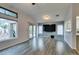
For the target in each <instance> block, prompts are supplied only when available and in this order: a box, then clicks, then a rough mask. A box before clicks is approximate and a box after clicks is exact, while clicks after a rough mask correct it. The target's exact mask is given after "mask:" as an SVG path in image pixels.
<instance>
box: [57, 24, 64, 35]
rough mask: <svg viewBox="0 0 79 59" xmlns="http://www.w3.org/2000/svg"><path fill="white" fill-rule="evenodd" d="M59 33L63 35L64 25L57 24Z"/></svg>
mask: <svg viewBox="0 0 79 59" xmlns="http://www.w3.org/2000/svg"><path fill="white" fill-rule="evenodd" d="M57 34H58V35H63V25H57Z"/></svg>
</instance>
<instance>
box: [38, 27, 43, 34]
mask: <svg viewBox="0 0 79 59" xmlns="http://www.w3.org/2000/svg"><path fill="white" fill-rule="evenodd" d="M38 33H39V34H43V26H42V25H38Z"/></svg>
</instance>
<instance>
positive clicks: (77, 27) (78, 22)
mask: <svg viewBox="0 0 79 59" xmlns="http://www.w3.org/2000/svg"><path fill="white" fill-rule="evenodd" d="M76 31H79V16H77V17H76Z"/></svg>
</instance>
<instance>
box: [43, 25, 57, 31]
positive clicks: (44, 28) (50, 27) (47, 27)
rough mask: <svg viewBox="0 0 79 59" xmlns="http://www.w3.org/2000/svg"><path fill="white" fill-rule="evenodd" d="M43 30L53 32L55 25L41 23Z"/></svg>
mask: <svg viewBox="0 0 79 59" xmlns="http://www.w3.org/2000/svg"><path fill="white" fill-rule="evenodd" d="M43 31H45V32H55V31H56V25H55V24H52V25H48V24H46V25H43Z"/></svg>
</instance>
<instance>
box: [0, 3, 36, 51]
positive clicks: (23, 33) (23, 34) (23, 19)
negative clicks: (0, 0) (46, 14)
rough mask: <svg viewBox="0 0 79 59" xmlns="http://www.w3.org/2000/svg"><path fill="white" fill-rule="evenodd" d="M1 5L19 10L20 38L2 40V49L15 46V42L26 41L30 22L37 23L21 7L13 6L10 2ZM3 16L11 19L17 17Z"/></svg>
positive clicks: (0, 47)
mask: <svg viewBox="0 0 79 59" xmlns="http://www.w3.org/2000/svg"><path fill="white" fill-rule="evenodd" d="M0 6H3V7H6V8H8V9H10V10H13V11H16V12H18V22H17V23H18V38H17V39H13V40H7V41H4V42H0V50H1V49H4V48H7V47H10V46H13V45H15V44H18V43H21V42H24V41H27V40H28V33H29V32H28V26H29V23H33V24H35V21H34V20H33V18H31V17H30V16H27V15H26V14H25V13H24V12H22V11H21V10H20V9H16V8H14V7H12V6H9V5H8V4H0ZM1 17H4V18H9V19H15V18H12V17H9V16H8V17H7V16H4V15H2V16H1Z"/></svg>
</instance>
